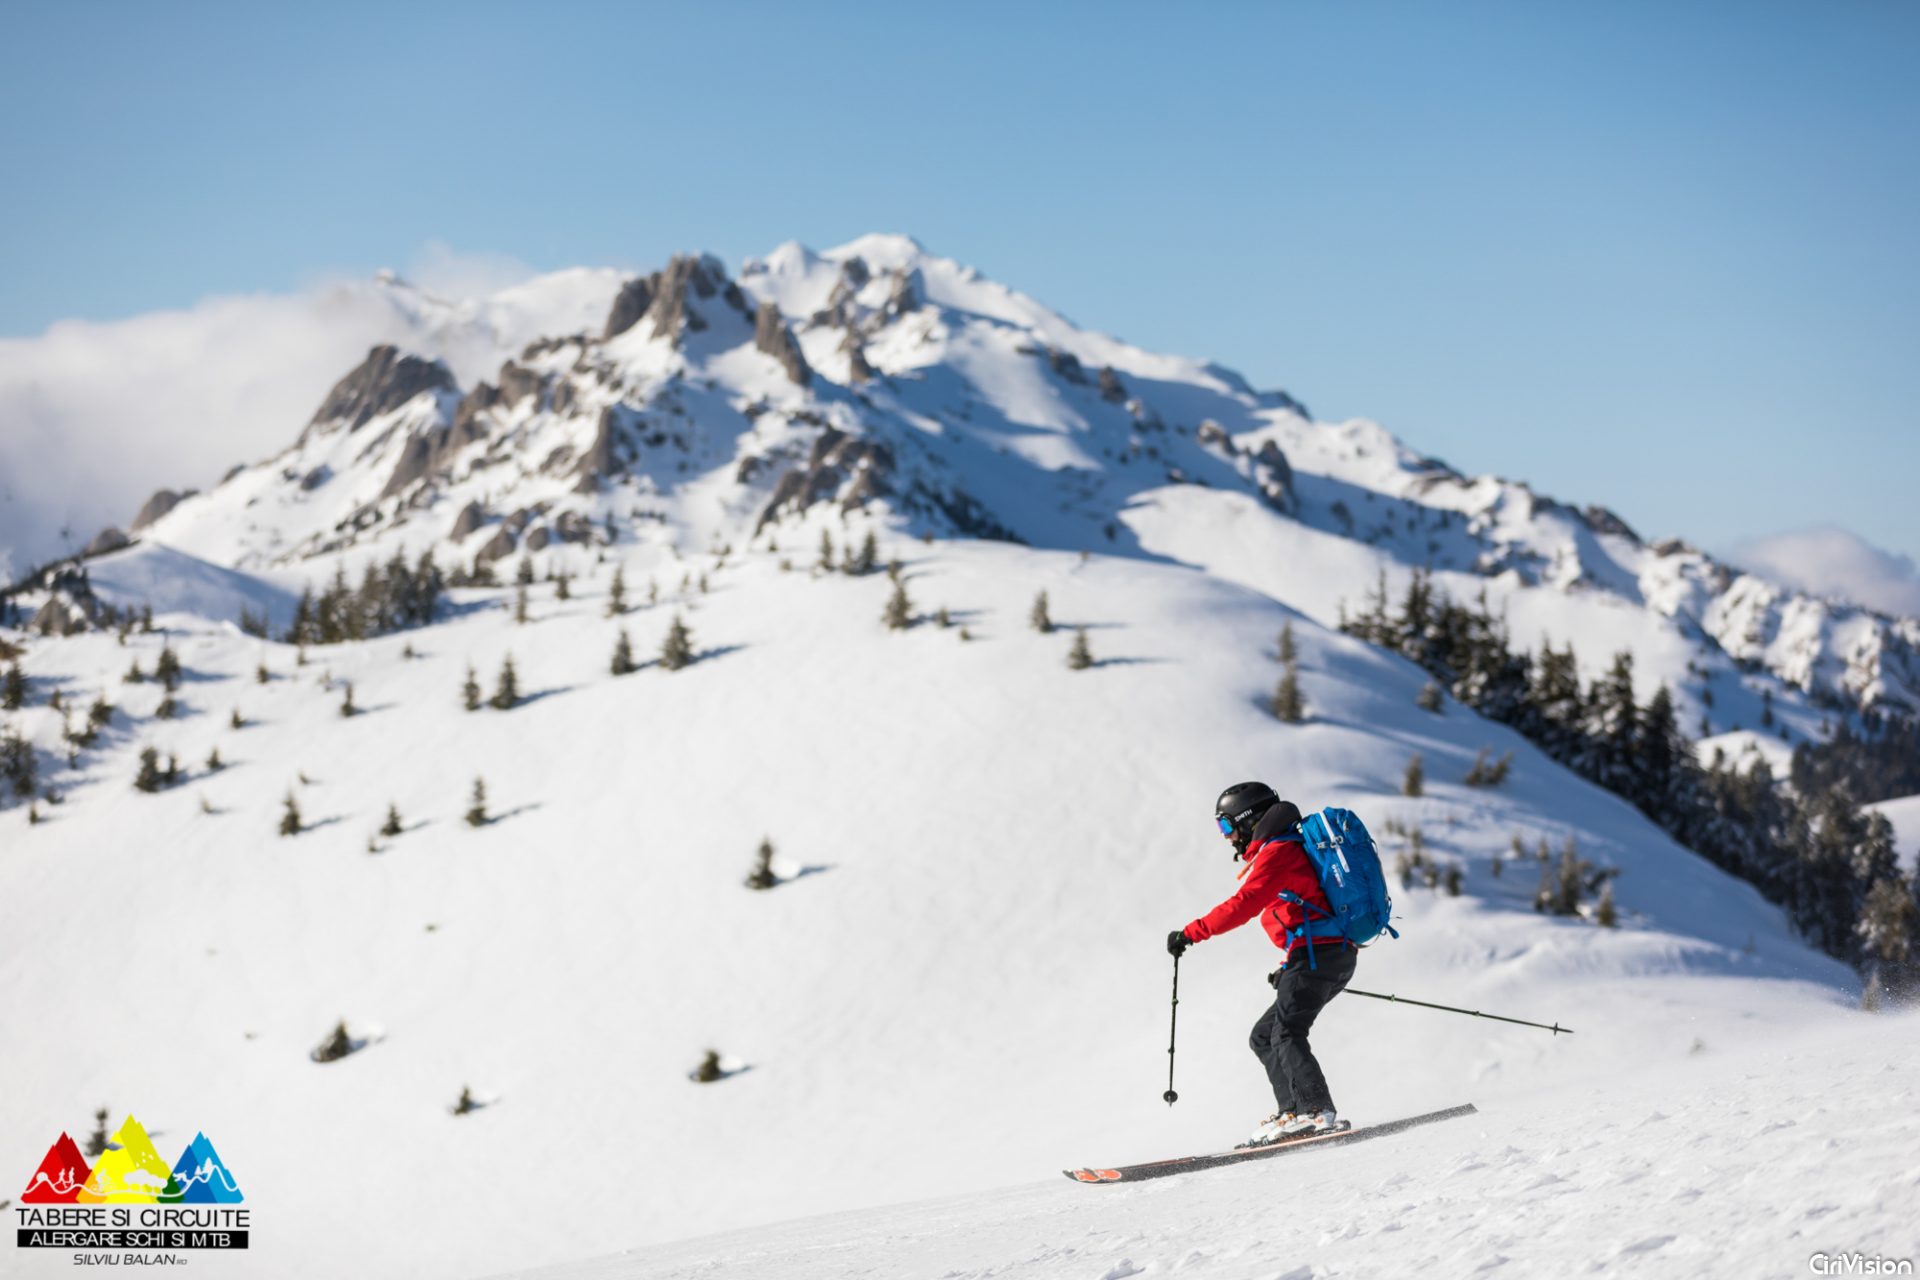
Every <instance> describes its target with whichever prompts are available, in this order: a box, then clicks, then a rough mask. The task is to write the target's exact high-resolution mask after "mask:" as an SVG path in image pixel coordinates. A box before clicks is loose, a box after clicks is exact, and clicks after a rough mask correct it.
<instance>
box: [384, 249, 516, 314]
mask: <svg viewBox="0 0 1920 1280" xmlns="http://www.w3.org/2000/svg"><path fill="white" fill-rule="evenodd" d="M538 274H539V273H538V272H536V271H535V270H534V269H533V268H532V267H530V266H528V265H527V264H526V263H524V262H522V261H520V260H519V259H518V258H515V257H513V256H511V255H509V254H504V253H462V252H461V251H459V250H457V249H454V248H453V247H451V246H450V245H447V244H446V243H444V242H442V241H439V240H429V241H427V242H426V244H424V245H422V246H421V248H420V252H418V253H416V254H415V255H414V256H413V259H412V260H411V261H410V262H408V263H407V269H406V277H407V279H408V280H411V281H412V282H413V283H414V284H417V285H419V286H420V287H421V288H422V289H425V290H426V291H427V292H428V293H432V294H437V295H439V296H440V297H442V298H449V299H452V300H454V301H457V302H465V301H470V300H472V299H475V298H484V297H486V296H488V295H489V294H494V293H499V292H500V291H501V290H502V289H511V288H512V287H513V286H514V285H517V284H525V283H526V282H527V281H529V280H531V279H533V278H534V276H536V275H538Z"/></svg>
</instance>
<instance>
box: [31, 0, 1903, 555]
mask: <svg viewBox="0 0 1920 1280" xmlns="http://www.w3.org/2000/svg"><path fill="white" fill-rule="evenodd" d="M269 10H271V12H269ZM8 28H9V29H8V38H7V40H6V41H5V42H4V44H3V45H0V171H3V172H5V173H6V174H7V178H8V182H7V196H6V199H5V200H4V201H3V202H0V279H3V280H4V281H5V287H4V288H3V289H0V335H5V336H22V335H30V334H34V333H37V332H40V331H41V330H43V329H44V328H45V327H46V326H47V325H48V324H50V323H52V322H54V321H56V320H58V319H61V318H66V317H86V318H93V319H109V318H115V317H121V316H128V315H133V314H136V313H139V312H143V311H148V310H152V309H155V308H163V307H178V306H184V305H187V304H189V303H192V302H193V301H195V300H197V299H199V298H202V297H204V296H207V295H210V294H225V293H242V292H259V291H287V290H294V289H298V288H300V287H303V286H304V285H307V284H309V283H311V282H312V281H314V280H316V279H318V278H321V277H323V276H326V275H328V274H331V273H336V272H341V271H347V272H366V271H371V270H372V269H374V268H376V267H379V266H383V265H404V264H406V263H407V262H409V261H410V260H414V259H416V258H417V256H418V255H419V254H420V252H421V251H422V247H423V246H425V245H427V244H428V243H429V242H433V241H439V242H444V243H446V244H449V245H452V246H454V247H456V248H457V249H459V250H463V251H468V252H476V253H498V254H505V255H510V256H511V257H512V258H515V259H518V260H520V261H523V262H526V263H529V264H532V265H533V266H535V267H539V268H543V269H544V268H553V267H561V266H569V265H575V264H581V263H613V264H618V265H624V266H631V267H650V266H654V265H658V264H659V263H660V262H661V261H663V260H664V259H665V257H666V256H667V255H668V254H669V253H672V252H675V251H678V250H683V249H688V248H696V247H697V248H704V249H709V250H712V251H714V252H716V253H719V254H720V255H722V256H723V257H725V258H727V259H728V260H729V261H732V262H736V263H737V262H738V260H739V259H740V258H741V257H743V256H746V255H748V254H754V253H762V252H765V251H766V250H767V249H769V248H771V247H772V246H773V245H774V244H776V243H778V242H780V241H782V240H786V239H799V240H802V241H805V242H807V243H810V244H813V245H815V246H825V245H829V244H833V243H838V242H840V241H844V240H847V239H850V238H852V237H853V236H855V235H857V234H859V233H861V232H863V231H867V230H890V231H906V232H910V233H912V234H914V235H916V236H918V237H919V238H920V239H921V240H922V241H923V242H925V243H926V244H927V245H928V246H929V247H931V248H933V249H935V250H937V251H939V252H941V253H945V254H948V255H950V256H953V257H957V258H960V259H962V260H964V261H968V262H971V263H973V264H975V265H977V266H979V267H980V268H981V269H982V270H983V271H985V272H987V273H988V274H990V275H993V276H995V277H997V278H1000V279H1002V280H1005V281H1006V282H1008V283H1010V284H1012V285H1014V286H1015V287H1017V288H1020V289H1023V290H1025V291H1026V292H1029V293H1032V294H1034V295H1036V296H1038V297H1040V298H1041V299H1043V300H1045V301H1047V302H1049V303H1050V304H1052V305H1054V306H1056V307H1058V308H1060V309H1061V310H1063V311H1065V312H1066V313H1067V314H1069V315H1071V316H1073V317H1074V318H1075V319H1076V320H1078V321H1079V322H1080V323H1082V324H1085V325H1088V326H1091V327H1094V328H1099V329H1103V330H1107V331H1109V332H1113V333H1117V334H1120V335H1122V336H1123V337H1126V338H1127V339H1129V340H1131V341H1134V342H1137V343H1140V344H1142V345H1144V346H1148V347H1152V348H1159V349H1167V350H1174V351H1182V352H1187V353H1192V354H1197V355H1205V356H1209V357H1212V358H1215V359H1219V360H1221V361H1223V362H1225V363H1227V364H1229V365H1232V366H1234V367H1237V368H1239V369H1241V370H1242V371H1243V372H1245V373H1246V374H1247V375H1248V376H1249V377H1250V378H1251V379H1252V380H1253V381H1254V382H1255V383H1256V384H1257V385H1262V386H1284V387H1286V388H1287V389H1288V390H1290V391H1292V392H1294V393H1295V394H1296V395H1298V396H1300V397H1301V398H1302V399H1304V400H1305V401H1306V402H1307V403H1308V404H1309V405H1310V406H1311V407H1312V408H1313V410H1314V411H1315V412H1316V414H1318V415H1319V416H1321V417H1323V418H1325V417H1343V416H1347V415H1364V416H1368V417H1373V418H1376V419H1378V420H1380V421H1382V422H1384V423H1385V424H1387V425H1388V426H1389V427H1390V428H1392V429H1393V430H1394V431H1396V432H1397V433H1399V434H1400V435H1401V436H1403V437H1404V438H1406V439H1407V440H1408V441H1409V442H1410V443H1412V444H1414V445H1415V446H1416V447H1419V448H1422V449H1425V450H1427V451H1429V452H1433V453H1436V454H1438V455H1440V456H1442V457H1444V458H1446V459H1447V460H1448V461H1450V462H1452V463H1454V464H1455V465H1456V466H1458V467H1461V468H1462V469H1464V470H1469V471H1481V470H1496V471H1499V472H1501V473H1503V474H1507V475H1512V476H1515V477H1518V478H1522V479H1527V480H1530V481H1532V482H1533V483H1535V484H1536V485H1538V486H1540V487H1542V488H1543V489H1545V490H1547V491H1549V492H1552V493H1554V494H1556V495H1558V496H1560V497H1563V498H1566V499H1568V500H1572V501H1577V502H1588V501H1597V502H1603V503H1606V504H1608V505H1610V506H1612V507H1614V508H1615V509H1616V510H1618V511H1619V512H1620V513H1621V514H1622V515H1623V516H1625V517H1626V518H1627V519H1628V520H1629V521H1630V522H1631V523H1633V524H1635V525H1636V526H1637V527H1639V528H1640V530H1641V532H1642V533H1645V534H1648V535H1650V536H1651V535H1656V534H1680V535H1684V536H1687V537H1690V538H1692V539H1694V540H1695V541H1697V542H1700V543H1702V544H1704V545H1707V546H1709V547H1714V548H1725V547H1728V546H1730V545H1732V544H1733V543H1735V542H1738V541H1740V540H1743V539H1746V538H1750V537H1754V536H1758V535H1762V534H1767V533H1772V532H1776V531H1779V530H1782V529H1788V528H1795V527H1800V526H1804V525H1811V524H1817V523H1822V522H1827V521H1837V522H1839V523H1841V524H1843V525H1845V526H1847V527H1848V528H1851V529H1852V530H1854V531H1855V532H1857V533H1860V534H1862V535H1865V536H1866V537H1868V538H1870V539H1871V540H1873V541H1875V542H1877V543H1879V544H1881V545H1883V546H1885V547H1888V548H1890V549H1893V550H1895V551H1898V552H1902V553H1905V554H1908V555H1912V556H1920V514H1916V512H1920V504H1917V503H1915V501H1914V500H1913V495H1912V492H1911V491H1912V490H1913V489H1914V487H1915V481H1916V480H1920V409H1916V406H1917V405H1920V359H1916V358H1915V355H1916V352H1920V242H1917V240H1916V228H1920V172H1917V169H1920V77H1916V76H1915V75H1914V74H1913V73H1912V68H1913V67H1914V66H1915V65H1917V62H1916V59H1917V56H1920V7H1916V6H1912V5H1898V4H1843V3H1832V4H1810V3H1795V4H1769V3H1738V4H1724V5H1722V4H1706V3H1693V4H1681V5H1673V4H1658V5H1656V4H1607V5H1582V6H1575V5H1565V4H1482V3H1462V4H1439V3H1434V4H1425V5H1411V4H1409V5H1389V4H1363V3H1354V4H1338V5H1336V4H1324V3H1323V4H1311V5H1306V4H1301V5H1249V6H1233V5H1214V6H1172V5H1165V6H1144V5H1140V6H1134V5H1097V6H1096V5H1066V4H1059V5H1035V4H1026V5H995V4H969V5H965V6H952V7H948V8H944V9H938V10H936V9H934V8H932V7H930V6H909V5H872V6H854V5H825V4H820V5H792V4H787V5H753V4H709V5H701V6H691V5H689V6H677V7H673V8H668V7H665V6H658V7H643V6H617V7H616V6H604V7H603V6H593V5H565V4H547V5H541V6H539V7H537V8H535V7H532V6H526V7H512V6H496V5H467V6H461V7H458V8H455V7H446V8H433V7H429V6H425V5H385V6H378V7H360V6H351V5H314V6H301V7H298V8H294V7H288V6H251V5H234V6H212V5H165V6H162V5H133V4H58V5H55V4H43V5H15V6H12V7H10V9H9V19H8Z"/></svg>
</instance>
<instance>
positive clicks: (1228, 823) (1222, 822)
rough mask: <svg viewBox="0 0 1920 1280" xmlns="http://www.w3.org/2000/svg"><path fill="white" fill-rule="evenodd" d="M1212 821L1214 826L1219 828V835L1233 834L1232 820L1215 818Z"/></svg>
mask: <svg viewBox="0 0 1920 1280" xmlns="http://www.w3.org/2000/svg"><path fill="white" fill-rule="evenodd" d="M1213 821H1214V825H1215V826H1217V827H1219V828H1220V834H1221V835H1223V836H1230V835H1232V834H1233V819H1232V818H1215V819H1214V820H1213Z"/></svg>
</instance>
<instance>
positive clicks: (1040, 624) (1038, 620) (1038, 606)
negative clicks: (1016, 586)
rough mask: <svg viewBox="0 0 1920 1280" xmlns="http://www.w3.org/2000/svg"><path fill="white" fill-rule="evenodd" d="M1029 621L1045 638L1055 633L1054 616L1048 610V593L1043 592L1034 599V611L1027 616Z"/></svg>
mask: <svg viewBox="0 0 1920 1280" xmlns="http://www.w3.org/2000/svg"><path fill="white" fill-rule="evenodd" d="M1027 621H1028V622H1030V623H1032V624H1033V629H1034V630H1035V631H1038V632H1039V633H1040V634H1041V635H1043V636H1044V635H1050V634H1051V633H1052V632H1053V614H1052V613H1051V612H1050V611H1049V610H1048V608H1047V593H1046V592H1044V591H1042V592H1041V593H1040V594H1039V595H1037V596H1035V597H1034V598H1033V609H1032V610H1031V611H1030V612H1029V613H1028V614H1027Z"/></svg>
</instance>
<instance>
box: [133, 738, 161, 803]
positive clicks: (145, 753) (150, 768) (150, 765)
mask: <svg viewBox="0 0 1920 1280" xmlns="http://www.w3.org/2000/svg"><path fill="white" fill-rule="evenodd" d="M133 785H134V789H135V790H137V791H144V792H146V793H147V794H148V795H152V794H153V793H154V792H156V791H158V790H159V789H160V786H161V782H160V752H159V751H158V750H156V749H155V748H153V747H142V748H140V771H139V772H138V773H136V774H134V775H133Z"/></svg>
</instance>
